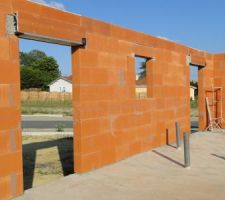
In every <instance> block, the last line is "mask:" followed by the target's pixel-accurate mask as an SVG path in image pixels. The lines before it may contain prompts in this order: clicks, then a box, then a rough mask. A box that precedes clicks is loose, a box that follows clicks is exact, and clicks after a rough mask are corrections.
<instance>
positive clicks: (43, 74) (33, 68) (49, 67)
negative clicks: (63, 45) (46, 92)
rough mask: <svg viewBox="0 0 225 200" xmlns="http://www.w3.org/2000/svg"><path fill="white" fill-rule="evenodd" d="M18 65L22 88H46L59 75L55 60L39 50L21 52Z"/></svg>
mask: <svg viewBox="0 0 225 200" xmlns="http://www.w3.org/2000/svg"><path fill="white" fill-rule="evenodd" d="M20 65H21V88H22V89H29V88H41V89H47V88H48V85H49V83H50V82H52V81H54V80H55V79H57V78H58V77H59V76H60V75H61V73H60V71H59V65H58V64H57V61H56V60H55V59H54V58H53V57H48V56H47V55H46V54H45V53H44V52H42V51H39V50H32V51H30V52H29V53H24V52H21V53H20Z"/></svg>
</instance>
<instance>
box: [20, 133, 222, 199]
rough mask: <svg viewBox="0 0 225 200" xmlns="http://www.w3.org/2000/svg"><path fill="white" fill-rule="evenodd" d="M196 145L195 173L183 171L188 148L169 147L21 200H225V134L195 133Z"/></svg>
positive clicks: (50, 186) (74, 177) (56, 184)
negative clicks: (184, 152) (184, 157)
mask: <svg viewBox="0 0 225 200" xmlns="http://www.w3.org/2000/svg"><path fill="white" fill-rule="evenodd" d="M190 145H191V168H190V169H185V168H183V166H182V165H183V147H182V149H180V150H176V149H175V148H174V147H173V145H171V146H163V147H161V148H157V149H155V150H153V151H149V152H146V153H142V154H139V155H137V156H134V157H131V158H129V159H126V160H123V161H121V162H118V163H116V164H113V165H110V166H107V167H104V168H102V169H99V170H96V171H93V172H90V173H86V174H83V175H77V174H75V175H71V176H68V177H66V178H62V179H60V180H58V181H55V182H51V183H49V184H46V185H43V186H40V187H37V188H33V189H31V190H27V191H25V194H24V195H23V196H21V197H19V198H16V200H31V199H32V200H36V199H37V200H40V199H42V200H44V199H46V200H47V199H48V200H51V199H73V200H74V199H78V200H86V199H87V200H90V199H91V200H105V199H107V200H150V199H151V200H163V199H166V200H170V199H171V200H180V199H182V200H192V199H193V200H212V199H217V200H224V199H225V176H224V175H225V133H196V134H193V135H191V140H190Z"/></svg>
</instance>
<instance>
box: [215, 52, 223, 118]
mask: <svg viewBox="0 0 225 200" xmlns="http://www.w3.org/2000/svg"><path fill="white" fill-rule="evenodd" d="M214 86H215V87H222V88H223V90H222V100H223V103H222V107H223V108H225V54H217V55H214ZM222 112H223V118H224V119H225V110H224V109H223V111H222Z"/></svg>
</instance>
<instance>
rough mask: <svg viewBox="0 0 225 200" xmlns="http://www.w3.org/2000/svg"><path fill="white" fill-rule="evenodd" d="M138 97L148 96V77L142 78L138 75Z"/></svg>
mask: <svg viewBox="0 0 225 200" xmlns="http://www.w3.org/2000/svg"><path fill="white" fill-rule="evenodd" d="M136 97H137V98H139V99H142V98H146V97H147V81H146V77H143V78H140V77H138V78H137V76H136Z"/></svg>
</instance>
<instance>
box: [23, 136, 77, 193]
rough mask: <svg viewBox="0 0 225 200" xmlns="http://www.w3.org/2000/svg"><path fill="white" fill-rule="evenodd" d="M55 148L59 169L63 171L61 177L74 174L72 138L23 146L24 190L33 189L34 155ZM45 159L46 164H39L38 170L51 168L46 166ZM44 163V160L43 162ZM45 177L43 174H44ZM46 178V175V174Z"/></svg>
mask: <svg viewBox="0 0 225 200" xmlns="http://www.w3.org/2000/svg"><path fill="white" fill-rule="evenodd" d="M52 147H56V148H57V149H58V152H59V155H55V156H56V157H57V156H58V157H59V158H60V161H59V162H60V163H61V169H62V171H63V175H64V176H67V175H69V174H73V173H74V166H73V163H74V162H73V138H72V137H68V138H60V139H56V140H51V141H43V142H35V143H29V144H24V145H23V178H24V189H25V190H26V189H29V188H32V187H33V181H34V173H35V167H37V166H36V165H37V164H36V156H37V155H36V154H37V151H38V150H44V149H48V148H52ZM44 159H46V164H41V166H39V167H40V168H43V169H46V168H50V171H51V170H52V169H51V167H55V166H54V164H53V166H48V163H49V162H48V157H46V158H44ZM44 162H45V160H44ZM44 175H45V174H44ZM46 176H47V173H46Z"/></svg>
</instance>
